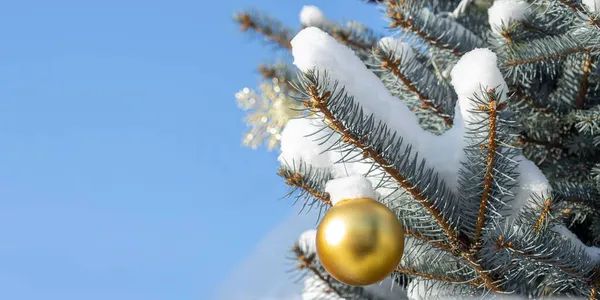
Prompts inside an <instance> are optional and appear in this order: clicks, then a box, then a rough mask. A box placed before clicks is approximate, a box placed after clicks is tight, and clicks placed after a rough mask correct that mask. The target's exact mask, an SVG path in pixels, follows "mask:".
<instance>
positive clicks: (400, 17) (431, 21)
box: [386, 0, 483, 56]
mask: <svg viewBox="0 0 600 300" xmlns="http://www.w3.org/2000/svg"><path fill="white" fill-rule="evenodd" d="M422 2H423V1H406V0H389V1H387V2H386V5H387V16H388V17H389V18H390V20H391V21H392V22H391V23H390V28H402V29H404V30H406V31H408V32H412V33H413V34H415V35H417V36H419V37H420V38H421V39H423V41H424V42H425V43H427V44H428V45H430V46H433V47H437V48H439V49H444V50H447V51H449V52H451V53H453V54H454V55H456V56H462V55H463V54H464V53H466V52H468V51H470V50H472V49H474V48H476V47H478V46H482V45H483V41H482V40H481V39H480V38H479V37H477V36H476V35H475V34H473V33H472V32H470V31H469V30H468V29H466V28H464V27H463V26H462V25H460V24H459V23H456V22H454V21H453V20H451V19H449V18H436V17H435V16H434V15H433V13H432V12H430V11H429V10H424V9H423V8H424V5H426V4H427V3H422ZM433 2H434V3H436V4H439V2H440V1H433ZM441 2H448V1H441Z"/></svg>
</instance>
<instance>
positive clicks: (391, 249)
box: [316, 198, 404, 286]
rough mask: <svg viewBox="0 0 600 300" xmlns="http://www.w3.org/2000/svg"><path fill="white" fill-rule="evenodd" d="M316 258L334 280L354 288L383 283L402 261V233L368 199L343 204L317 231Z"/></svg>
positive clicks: (383, 208)
mask: <svg viewBox="0 0 600 300" xmlns="http://www.w3.org/2000/svg"><path fill="white" fill-rule="evenodd" d="M316 244H317V255H318V256H319V260H320V261H321V264H322V265H323V267H324V268H325V270H327V272H329V274H330V275H331V276H333V278H335V279H337V280H338V281H340V282H342V283H345V284H348V285H354V286H365V285H370V284H373V283H377V282H380V281H382V280H384V279H385V278H386V277H387V276H388V275H390V274H391V273H392V272H393V271H394V270H395V269H396V267H398V264H399V263H400V259H401V258H402V252H403V251H404V230H403V229H402V225H401V224H400V222H399V221H398V217H397V216H396V215H395V214H394V213H393V212H392V211H391V210H390V209H389V208H387V206H385V205H383V204H382V203H380V202H378V201H376V200H374V199H370V198H358V199H349V200H342V201H340V202H338V203H337V204H335V205H334V206H333V207H332V208H331V209H329V211H328V212H327V214H325V216H324V217H323V220H322V221H321V224H319V227H318V228H317V240H316Z"/></svg>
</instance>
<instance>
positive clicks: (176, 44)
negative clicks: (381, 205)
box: [0, 0, 383, 300]
mask: <svg viewBox="0 0 600 300" xmlns="http://www.w3.org/2000/svg"><path fill="white" fill-rule="evenodd" d="M206 3H209V4H206ZM303 4H314V5H317V6H319V7H321V8H322V9H323V11H325V13H327V14H328V15H329V16H330V17H331V18H333V19H337V20H349V19H356V20H359V21H363V22H366V23H368V24H374V22H378V21H379V13H378V12H377V11H376V10H375V9H374V8H372V7H369V6H367V5H365V4H362V3H360V1H358V0H336V1H332V0H314V1H312V2H306V1H305V0H293V1H275V0H259V1H250V0H232V1H191V0H189V1H183V0H173V1H151V0H146V1H137V0H135V1H133V0H122V1H115V0H107V1H100V2H96V1H75V0H71V1H67V0H55V1H27V0H23V1H4V2H3V4H2V5H0V27H1V28H2V30H0V40H1V41H2V42H1V44H0V66H1V69H2V71H1V72H0V149H1V150H0V299H11V300H21V299H36V300H37V299H49V300H52V299H57V300H58V299H60V300H71V299H73V300H80V299H86V300H95V299H102V300H105V299H111V300H120V299H128V300H129V299H145V300H150V299H169V300H171V299H201V300H204V299H213V298H214V299H219V297H221V298H223V297H226V296H223V294H222V293H220V292H219V291H222V290H229V289H230V288H229V286H231V287H232V288H236V289H239V290H243V289H244V288H246V287H249V284H244V282H241V281H242V280H241V279H240V278H243V277H244V276H246V275H245V274H247V273H248V270H249V269H255V267H254V266H257V265H259V266H260V265H262V264H266V263H267V262H263V261H261V260H260V259H264V257H265V252H264V251H265V250H264V249H275V248H277V247H270V246H269V243H273V244H278V245H279V248H277V249H280V250H277V251H282V252H284V251H283V250H282V249H287V247H288V246H289V245H287V244H284V243H288V240H293V239H294V238H295V235H297V232H298V231H299V230H300V229H299V228H300V227H303V226H308V225H304V224H309V225H310V224H311V222H312V219H310V220H308V219H307V217H300V218H299V219H297V218H298V217H296V216H295V213H296V212H297V208H290V205H289V201H279V200H278V199H279V198H280V197H281V196H282V195H284V193H285V191H286V188H285V186H284V185H283V184H282V182H281V180H280V179H279V178H278V177H277V176H276V175H275V172H276V168H277V164H276V160H275V157H276V153H268V152H267V151H266V150H264V149H261V150H258V151H252V150H249V149H246V148H243V147H241V146H240V141H241V134H242V132H244V130H245V125H244V124H243V123H242V122H241V119H242V117H243V113H242V112H241V111H239V110H238V109H237V107H236V104H235V101H234V97H233V95H234V93H235V92H237V91H238V90H239V89H241V88H243V87H246V86H249V87H254V86H256V85H257V84H258V79H259V78H258V76H257V74H256V72H255V70H256V66H257V64H259V63H260V62H262V61H273V58H272V57H271V54H272V53H271V52H269V51H268V48H265V47H263V46H261V44H260V43H259V42H257V41H253V40H251V39H249V38H248V37H247V36H245V35H242V34H240V33H239V32H238V30H237V26H235V24H234V23H233V22H232V21H231V15H232V13H233V12H234V11H236V10H239V9H243V8H247V7H250V6H252V7H257V8H262V9H264V10H265V11H267V12H269V13H272V14H274V15H277V16H279V17H280V18H282V19H283V20H285V21H286V22H287V23H288V24H290V25H292V26H297V23H298V22H297V19H298V17H297V16H298V13H299V10H300V9H301V7H302V5H303ZM336 7H337V8H336ZM378 24H383V22H380V23H378ZM296 220H301V221H296ZM307 220H308V221H307ZM299 222H300V223H299ZM299 224H302V225H299ZM288 229H289V231H286V230H288ZM288 233H289V234H288ZM280 238H286V240H285V241H284V242H281V243H280V242H279V241H280ZM281 245H285V247H284V246H281ZM272 251H275V250H272ZM284 255H285V253H282V254H281V258H282V259H283V256H284ZM268 256H271V257H277V256H279V254H278V253H270V254H269V255H268ZM282 261H283V260H280V261H275V262H273V261H271V262H269V263H271V264H272V266H275V269H277V268H279V267H280V265H281V262H282ZM249 266H251V267H249ZM263 269H264V270H267V269H268V270H272V269H269V268H263ZM264 270H263V271H264ZM273 270H274V269H273ZM257 272H258V271H257ZM264 272H266V271H264ZM276 272H279V269H277V270H276V271H271V273H269V274H266V273H264V274H257V276H255V277H256V278H262V277H260V276H266V277H268V276H273V274H276ZM258 275H260V276H258ZM281 276H285V275H284V274H280V276H279V277H281ZM266 277H265V278H266ZM255 280H256V279H255ZM265 285H269V283H268V282H265ZM254 288H256V286H254ZM216 295H221V296H216ZM225 300H228V299H225ZM236 300H238V299H236ZM239 300H244V299H239Z"/></svg>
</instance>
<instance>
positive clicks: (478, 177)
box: [234, 0, 600, 300]
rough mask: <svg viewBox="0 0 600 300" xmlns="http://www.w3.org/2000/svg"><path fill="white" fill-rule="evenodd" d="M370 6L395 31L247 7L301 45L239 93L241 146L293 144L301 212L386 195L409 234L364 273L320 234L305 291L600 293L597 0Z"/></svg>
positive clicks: (289, 148)
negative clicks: (347, 274)
mask: <svg viewBox="0 0 600 300" xmlns="http://www.w3.org/2000/svg"><path fill="white" fill-rule="evenodd" d="M349 1H350V0H349ZM366 2H369V3H371V4H373V9H376V8H381V9H382V10H383V11H384V13H385V16H386V17H387V19H388V20H389V28H387V29H388V31H387V32H386V34H381V33H379V32H377V31H375V30H371V29H369V28H367V27H365V26H364V25H362V24H359V23H356V22H348V23H346V24H340V23H338V22H335V21H333V20H330V19H328V18H327V17H326V16H325V15H324V14H323V13H322V12H321V11H320V10H319V9H318V8H316V7H313V6H306V7H304V9H303V10H302V12H301V14H300V15H301V23H302V29H301V30H300V31H299V32H296V31H294V30H292V29H288V28H286V27H285V26H284V25H282V23H280V22H278V21H277V20H275V19H273V18H271V17H269V16H266V15H264V14H262V13H260V12H258V11H244V12H240V13H237V14H235V17H234V19H235V21H237V22H238V23H239V24H240V26H241V29H242V30H243V31H247V32H251V33H254V34H257V35H259V36H264V37H265V39H266V40H267V41H268V42H269V43H270V44H271V45H274V46H275V47H277V48H281V49H283V50H284V51H289V52H290V53H291V55H292V57H293V62H289V61H286V60H285V59H284V60H282V61H281V62H279V63H277V64H273V65H262V66H260V68H259V70H260V73H261V74H262V75H263V77H264V82H263V83H262V84H261V92H254V91H251V90H249V89H244V90H243V91H241V92H239V93H238V94H237V95H236V98H237V99H238V101H239V103H240V105H241V106H242V108H244V109H246V110H248V111H249V115H248V119H247V121H248V123H249V124H250V126H252V130H251V131H250V132H249V133H248V134H247V135H246V136H245V139H244V142H245V143H246V144H247V145H249V146H252V147H257V146H259V145H260V144H261V143H263V142H265V140H266V143H267V144H268V146H269V148H275V147H279V151H280V155H279V161H280V162H281V168H280V170H279V172H278V173H279V175H280V176H281V177H283V179H284V181H285V183H286V184H287V185H289V186H290V187H291V188H292V191H291V192H290V195H291V196H293V197H295V198H296V200H297V202H298V204H299V205H301V206H302V208H303V209H305V208H307V209H318V210H320V211H321V212H322V213H325V212H326V211H327V209H328V208H329V207H331V205H332V201H333V200H334V199H339V198H340V197H342V198H343V197H348V196H355V197H361V196H364V194H365V193H367V194H369V193H372V194H374V195H376V196H375V197H376V198H377V200H378V201H380V202H382V203H384V204H386V205H387V206H388V207H389V208H390V209H392V210H393V211H394V212H395V213H396V214H397V216H398V219H399V220H400V222H401V224H402V226H403V228H404V231H405V235H406V242H405V245H406V246H405V250H404V256H403V258H402V261H401V262H400V264H399V265H398V267H397V268H396V270H395V271H394V272H393V273H392V274H390V280H387V281H386V282H384V283H383V284H379V285H376V286H367V287H356V286H349V285H345V284H343V283H341V282H338V281H336V280H335V279H333V278H332V277H331V276H329V275H328V274H327V272H326V271H325V270H324V269H323V266H322V265H321V264H320V263H319V260H318V257H317V255H316V251H315V245H314V239H315V233H314V231H308V232H306V233H305V234H304V235H303V236H302V237H301V238H300V239H299V241H298V243H297V244H296V245H294V246H293V247H292V253H293V257H294V259H296V260H297V261H298V262H299V266H300V267H299V269H300V270H301V272H302V274H304V275H305V294H304V299H382V300H383V299H402V298H401V297H402V295H401V294H402V292H397V291H406V294H407V295H408V298H409V299H438V298H439V299H463V298H468V297H475V298H485V299H492V298H498V299H507V298H506V297H507V296H514V297H520V298H519V299H521V298H524V299H525V298H532V299H539V298H544V297H549V296H573V297H577V298H582V299H600V196H599V195H600V69H599V68H598V61H599V58H600V57H599V55H600V51H599V49H598V47H597V46H598V45H600V17H599V13H600V1H598V0H581V1H580V0H528V1H525V0H495V1H491V0H462V1H459V0H454V1H452V0H389V1H378V0H372V1H366ZM364 179H366V180H367V182H368V184H367V185H366V186H368V187H367V188H365V184H363V183H362V181H361V180H364ZM340 183H343V184H340ZM340 186H343V187H344V188H340ZM358 186H361V188H353V187H358ZM365 189H367V190H368V189H371V190H370V191H365ZM348 263H352V262H348ZM390 290H391V292H390Z"/></svg>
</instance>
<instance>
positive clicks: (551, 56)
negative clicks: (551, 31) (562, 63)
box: [504, 47, 592, 67]
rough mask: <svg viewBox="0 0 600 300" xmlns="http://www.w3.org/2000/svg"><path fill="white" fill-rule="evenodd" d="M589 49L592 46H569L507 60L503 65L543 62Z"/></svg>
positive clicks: (511, 65)
mask: <svg viewBox="0 0 600 300" xmlns="http://www.w3.org/2000/svg"><path fill="white" fill-rule="evenodd" d="M591 50H592V48H579V47H576V48H570V49H565V50H563V51H560V52H555V53H550V54H548V55H540V56H536V57H532V58H523V59H513V60H509V61H507V62H506V63H504V66H506V67H516V66H521V65H527V64H534V63H539V62H544V61H548V60H551V59H555V58H561V57H566V56H568V55H571V54H575V53H582V52H588V53H589V52H590V51H591Z"/></svg>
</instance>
